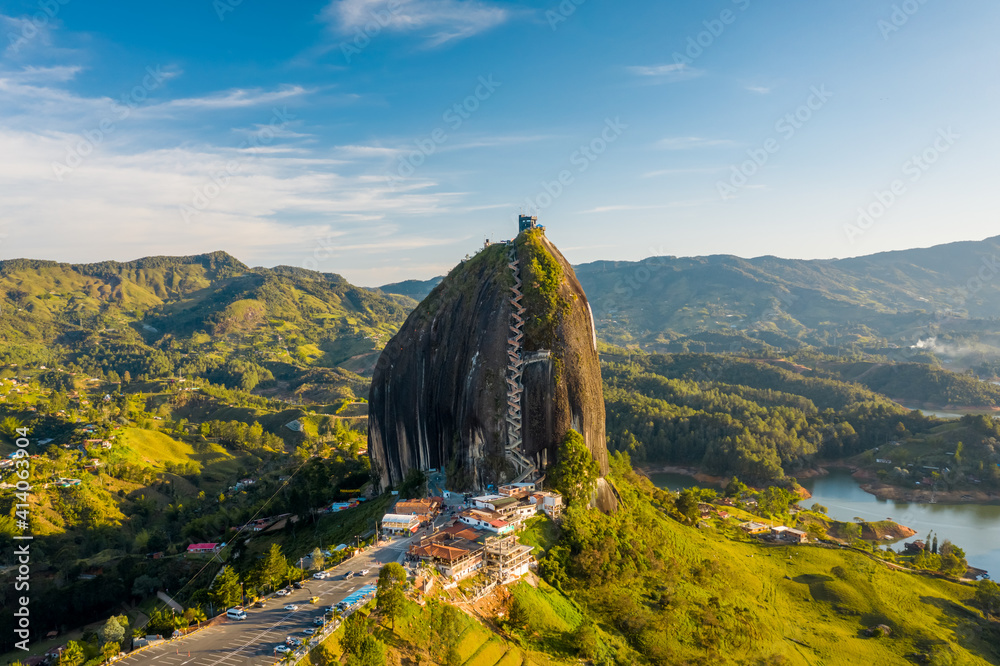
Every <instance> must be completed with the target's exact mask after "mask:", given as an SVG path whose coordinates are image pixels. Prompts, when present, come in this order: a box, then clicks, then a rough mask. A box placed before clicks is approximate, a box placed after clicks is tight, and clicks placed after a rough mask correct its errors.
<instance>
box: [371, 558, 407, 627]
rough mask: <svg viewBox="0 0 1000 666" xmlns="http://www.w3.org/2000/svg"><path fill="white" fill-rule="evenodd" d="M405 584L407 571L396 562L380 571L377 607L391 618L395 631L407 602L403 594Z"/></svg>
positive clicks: (376, 596)
mask: <svg viewBox="0 0 1000 666" xmlns="http://www.w3.org/2000/svg"><path fill="white" fill-rule="evenodd" d="M405 582H406V569H404V568H403V567H402V566H401V565H399V564H398V563H396V562H390V563H389V564H387V565H385V566H384V567H382V570H381V571H379V574H378V592H376V595H375V606H376V607H377V608H378V609H379V611H381V612H382V614H383V615H384V616H385V617H387V618H389V620H390V621H391V622H392V628H393V629H394V630H395V628H396V618H397V617H399V615H400V613H402V612H403V604H404V603H405V602H406V595H405V594H404V593H403V584H404V583H405Z"/></svg>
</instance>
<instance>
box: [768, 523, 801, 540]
mask: <svg viewBox="0 0 1000 666" xmlns="http://www.w3.org/2000/svg"><path fill="white" fill-rule="evenodd" d="M771 534H772V535H773V536H774V537H775V538H777V539H779V540H781V541H788V542H789V543H805V542H807V541H809V535H808V534H806V533H805V532H803V531H802V530H796V529H792V528H791V527H785V526H784V525H779V526H778V527H772V528H771Z"/></svg>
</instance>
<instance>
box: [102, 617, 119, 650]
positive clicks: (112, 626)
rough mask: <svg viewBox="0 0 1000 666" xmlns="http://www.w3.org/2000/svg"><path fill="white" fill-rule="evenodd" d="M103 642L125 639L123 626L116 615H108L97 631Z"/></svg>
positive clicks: (116, 641)
mask: <svg viewBox="0 0 1000 666" xmlns="http://www.w3.org/2000/svg"><path fill="white" fill-rule="evenodd" d="M98 634H99V635H100V637H101V638H102V639H103V640H104V642H105V643H119V644H120V643H121V642H122V641H123V640H125V627H123V626H122V625H121V623H120V622H119V621H118V618H117V617H109V618H108V621H107V622H105V623H104V626H103V627H101V629H100V631H99V632H98Z"/></svg>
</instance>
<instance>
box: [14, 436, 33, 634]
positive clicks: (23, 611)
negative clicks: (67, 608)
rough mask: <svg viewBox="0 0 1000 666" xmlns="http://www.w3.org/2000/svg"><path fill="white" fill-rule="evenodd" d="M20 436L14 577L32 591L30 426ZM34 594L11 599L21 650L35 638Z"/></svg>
mask: <svg viewBox="0 0 1000 666" xmlns="http://www.w3.org/2000/svg"><path fill="white" fill-rule="evenodd" d="M16 434H17V439H16V440H15V442H14V443H15V444H16V445H17V449H16V450H15V451H14V453H13V454H12V457H13V458H14V469H15V472H14V476H15V477H17V483H16V484H14V487H15V493H14V496H15V498H16V499H17V502H16V503H15V505H14V525H15V528H16V529H17V531H18V532H19V533H18V534H14V536H13V537H12V538H13V539H14V541H15V543H17V542H21V543H18V545H17V547H16V548H15V549H14V556H15V557H16V558H17V575H16V576H14V591H15V592H29V591H30V590H31V540H32V539H34V537H33V536H32V535H31V532H30V529H31V521H30V519H29V513H28V512H29V510H30V509H29V506H30V504H29V502H28V500H29V498H30V497H31V481H30V479H31V457H30V456H29V455H28V445H29V444H30V441H29V440H28V429H27V428H17V430H16ZM30 603H31V597H29V596H27V595H25V596H20V597H17V598H14V599H11V605H15V606H16V610H15V611H14V617H15V618H16V620H15V622H16V626H15V627H14V634H15V635H16V636H17V637H18V638H20V639H21V640H19V641H17V642H15V643H14V646H15V647H17V649H19V650H25V651H27V649H28V639H29V638H30V637H31V608H30Z"/></svg>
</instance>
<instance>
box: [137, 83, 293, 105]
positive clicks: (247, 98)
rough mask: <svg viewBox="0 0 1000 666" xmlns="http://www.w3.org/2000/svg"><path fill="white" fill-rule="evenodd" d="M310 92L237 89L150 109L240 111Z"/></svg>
mask: <svg viewBox="0 0 1000 666" xmlns="http://www.w3.org/2000/svg"><path fill="white" fill-rule="evenodd" d="M310 92H312V91H310V90H307V89H306V88H303V87H302V86H297V85H286V86H282V87H281V88H279V89H278V90H261V89H259V88H251V89H244V88H236V89H234V90H226V91H222V92H218V93H213V94H211V95H206V96H204V97H182V98H180V99H174V100H170V101H169V102H164V103H162V104H157V105H155V106H152V107H150V108H151V109H156V108H160V109H205V110H215V109H239V108H245V107H249V106H260V105H266V104H275V103H277V102H281V101H284V100H287V99H289V98H291V97H299V96H301V95H306V94H309V93H310Z"/></svg>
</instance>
